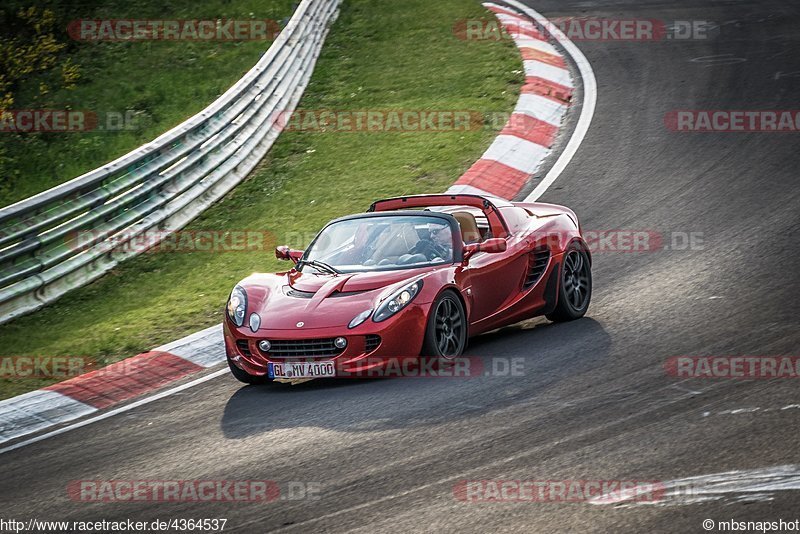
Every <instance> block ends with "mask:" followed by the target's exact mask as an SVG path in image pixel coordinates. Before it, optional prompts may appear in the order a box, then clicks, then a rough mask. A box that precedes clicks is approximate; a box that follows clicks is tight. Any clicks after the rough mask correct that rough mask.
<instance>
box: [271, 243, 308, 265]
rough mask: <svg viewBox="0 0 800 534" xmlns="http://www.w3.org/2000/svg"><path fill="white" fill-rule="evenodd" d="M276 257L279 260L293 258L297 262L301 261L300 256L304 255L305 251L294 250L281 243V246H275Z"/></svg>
mask: <svg viewBox="0 0 800 534" xmlns="http://www.w3.org/2000/svg"><path fill="white" fill-rule="evenodd" d="M275 257H276V258H278V259H279V260H292V261H293V262H295V263H297V262H298V261H300V258H302V257H303V251H302V250H294V249H291V248H289V247H287V246H286V245H281V246H279V247H275Z"/></svg>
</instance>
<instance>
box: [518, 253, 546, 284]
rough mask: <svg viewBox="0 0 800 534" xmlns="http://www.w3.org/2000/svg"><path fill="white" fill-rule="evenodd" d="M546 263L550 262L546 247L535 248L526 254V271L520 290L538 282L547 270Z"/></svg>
mask: <svg viewBox="0 0 800 534" xmlns="http://www.w3.org/2000/svg"><path fill="white" fill-rule="evenodd" d="M548 261H550V249H549V248H547V247H546V246H542V247H536V248H535V249H533V251H532V252H530V253H529V254H528V271H527V272H526V273H525V281H524V282H523V284H522V289H528V288H530V287H532V286H533V285H534V284H535V283H536V282H538V281H539V278H541V277H542V274H543V273H544V271H545V269H547V262H548Z"/></svg>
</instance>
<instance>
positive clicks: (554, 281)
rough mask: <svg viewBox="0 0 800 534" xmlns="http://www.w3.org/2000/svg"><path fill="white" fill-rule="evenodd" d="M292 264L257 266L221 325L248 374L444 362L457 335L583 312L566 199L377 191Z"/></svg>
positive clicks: (233, 359) (456, 348)
mask: <svg viewBox="0 0 800 534" xmlns="http://www.w3.org/2000/svg"><path fill="white" fill-rule="evenodd" d="M276 255H277V257H278V258H280V259H284V260H290V261H292V262H294V265H293V267H292V268H291V269H290V270H289V271H287V272H282V273H277V274H253V275H252V276H249V277H247V278H245V279H244V280H242V281H241V282H239V284H237V285H236V287H235V288H234V289H233V291H232V292H231V295H230V298H229V300H228V304H227V309H226V313H225V321H224V333H225V349H226V352H227V355H228V364H229V365H230V369H231V372H232V373H233V375H234V376H235V377H236V378H237V379H239V380H241V381H242V382H246V383H251V384H252V383H260V382H265V381H269V380H278V381H296V380H302V379H308V378H318V377H332V376H363V374H364V372H365V371H367V370H369V369H370V368H373V367H375V366H380V365H381V362H383V361H386V360H387V359H391V358H399V357H415V358H416V357H419V356H420V355H422V356H426V357H428V356H429V357H434V358H454V357H456V356H458V355H460V354H461V353H462V351H463V350H464V348H465V346H466V344H467V338H468V337H470V336H475V335H477V334H480V333H483V332H487V331H489V330H493V329H496V328H498V327H501V326H504V325H508V324H511V323H515V322H518V321H520V320H523V319H528V318H530V317H534V316H537V315H546V316H547V317H548V318H549V319H551V320H553V321H568V320H572V319H577V318H579V317H582V316H583V315H584V314H585V313H586V309H587V308H588V307H589V301H590V299H591V295H592V275H591V256H590V253H589V249H588V247H587V245H586V243H585V241H584V239H583V237H582V236H581V230H580V225H579V224H578V218H577V217H576V216H575V214H574V213H573V212H572V211H571V210H569V209H567V208H565V207H562V206H556V205H553V204H542V203H520V202H507V201H505V200H501V199H497V198H492V197H482V196H477V195H418V196H407V197H399V198H391V199H386V200H379V201H377V202H375V203H373V204H372V206H371V207H370V209H369V211H368V212H367V213H361V214H357V215H349V216H347V217H342V218H339V219H336V220H334V221H331V222H330V223H328V225H327V226H325V227H324V228H323V229H322V231H320V233H319V234H318V235H317V236H316V238H315V239H314V240H313V241H312V243H311V245H310V246H309V247H308V249H306V250H305V251H300V250H291V249H289V248H288V247H278V248H277V249H276Z"/></svg>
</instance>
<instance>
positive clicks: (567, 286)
mask: <svg viewBox="0 0 800 534" xmlns="http://www.w3.org/2000/svg"><path fill="white" fill-rule="evenodd" d="M591 300H592V267H591V265H590V263H589V256H588V255H587V254H586V251H585V250H584V249H583V248H582V247H581V246H580V245H578V244H577V243H571V244H570V246H569V247H567V251H566V252H565V253H564V261H563V264H562V267H561V279H560V280H559V284H558V302H557V303H556V308H555V310H553V311H552V312H551V313H548V314H547V315H546V317H547V318H548V319H550V320H551V321H554V322H564V321H574V320H575V319H580V318H581V317H583V316H584V315H586V310H588V309H589V302H590V301H591Z"/></svg>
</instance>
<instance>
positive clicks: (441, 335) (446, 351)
mask: <svg viewBox="0 0 800 534" xmlns="http://www.w3.org/2000/svg"><path fill="white" fill-rule="evenodd" d="M466 315H467V314H466V313H465V312H464V306H463V305H462V304H461V299H459V298H458V296H457V295H456V294H455V293H454V292H453V291H451V290H447V291H444V292H442V294H441V295H439V296H438V297H436V300H435V301H434V302H433V304H432V305H431V311H430V313H429V314H428V322H427V327H426V328H425V341H424V343H423V345H422V355H423V356H430V357H440V358H448V359H451V358H456V357H458V356H460V355H461V353H462V352H464V349H465V348H466V346H467V317H466Z"/></svg>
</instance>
